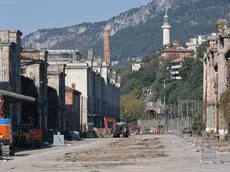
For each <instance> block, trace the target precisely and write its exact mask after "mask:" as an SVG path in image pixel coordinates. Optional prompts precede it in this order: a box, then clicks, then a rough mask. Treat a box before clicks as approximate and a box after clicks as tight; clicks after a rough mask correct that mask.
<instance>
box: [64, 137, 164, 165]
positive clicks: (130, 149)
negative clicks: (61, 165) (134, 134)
mask: <svg viewBox="0 0 230 172" xmlns="http://www.w3.org/2000/svg"><path fill="white" fill-rule="evenodd" d="M163 148H164V147H163V145H161V142H160V141H159V140H158V139H157V138H153V139H142V140H141V139H135V138H129V139H119V140H117V141H115V142H113V143H111V144H109V145H107V146H104V147H99V148H97V149H90V150H85V151H81V152H77V153H68V154H66V155H65V156H64V157H63V158H62V160H63V161H65V162H78V163H79V162H80V163H83V164H88V165H92V164H93V165H95V164H100V166H102V165H105V164H107V166H116V165H121V164H124V165H128V164H134V163H135V162H136V161H137V160H140V159H151V158H159V157H167V155H166V154H165V153H164V151H163Z"/></svg>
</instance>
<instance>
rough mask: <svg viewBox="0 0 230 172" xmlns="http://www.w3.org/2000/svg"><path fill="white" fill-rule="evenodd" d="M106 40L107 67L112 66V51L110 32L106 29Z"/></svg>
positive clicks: (105, 57) (105, 60) (104, 36)
mask: <svg viewBox="0 0 230 172" xmlns="http://www.w3.org/2000/svg"><path fill="white" fill-rule="evenodd" d="M103 39H104V62H106V63H107V65H110V63H111V51H110V30H109V28H106V29H105V31H104V34H103Z"/></svg>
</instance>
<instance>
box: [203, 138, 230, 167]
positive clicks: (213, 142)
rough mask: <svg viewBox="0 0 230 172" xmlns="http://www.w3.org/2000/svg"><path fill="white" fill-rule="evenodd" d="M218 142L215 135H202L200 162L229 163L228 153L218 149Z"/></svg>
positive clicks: (229, 155) (229, 154)
mask: <svg viewBox="0 0 230 172" xmlns="http://www.w3.org/2000/svg"><path fill="white" fill-rule="evenodd" d="M218 145H219V143H218V140H217V138H216V137H213V136H210V137H203V138H202V154H201V156H202V159H201V161H202V163H207V164H213V163H215V164H229V163H230V153H229V152H221V151H220V150H219V146H218Z"/></svg>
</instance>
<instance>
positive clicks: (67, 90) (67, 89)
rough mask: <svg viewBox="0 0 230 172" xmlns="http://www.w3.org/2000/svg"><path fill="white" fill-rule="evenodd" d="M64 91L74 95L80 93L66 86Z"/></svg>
mask: <svg viewBox="0 0 230 172" xmlns="http://www.w3.org/2000/svg"><path fill="white" fill-rule="evenodd" d="M65 91H66V92H74V93H77V94H81V92H80V91H78V90H74V89H72V88H70V87H68V86H65Z"/></svg>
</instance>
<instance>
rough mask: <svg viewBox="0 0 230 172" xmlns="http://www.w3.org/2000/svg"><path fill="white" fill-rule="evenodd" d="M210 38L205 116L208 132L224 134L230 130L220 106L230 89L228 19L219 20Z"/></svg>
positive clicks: (205, 82)
mask: <svg viewBox="0 0 230 172" xmlns="http://www.w3.org/2000/svg"><path fill="white" fill-rule="evenodd" d="M208 40H209V48H208V49H207V53H205V55H204V63H203V64H204V73H203V76H204V78H203V93H204V94H203V100H204V101H203V106H204V107H203V117H204V120H205V122H206V131H207V132H209V131H214V132H215V133H219V134H220V135H222V136H223V135H225V134H226V133H227V132H228V122H227V120H226V116H225V114H224V112H223V111H222V110H221V109H220V108H219V101H220V98H221V94H222V93H223V92H224V91H226V90H227V89H229V85H228V78H229V71H228V63H229V59H228V58H229V57H226V55H227V54H228V52H229V51H230V28H228V23H227V20H218V21H217V23H216V35H215V36H210V37H209V38H208Z"/></svg>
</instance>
